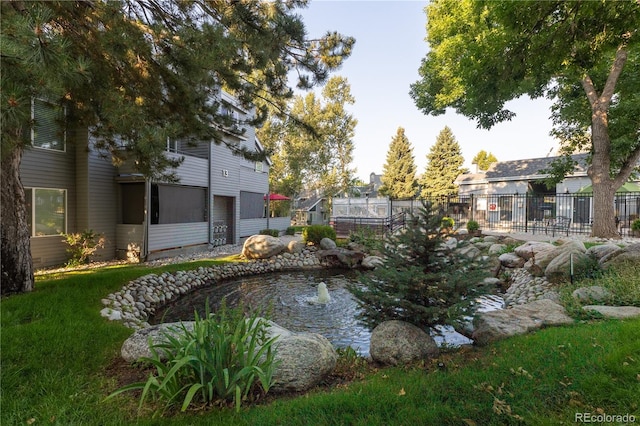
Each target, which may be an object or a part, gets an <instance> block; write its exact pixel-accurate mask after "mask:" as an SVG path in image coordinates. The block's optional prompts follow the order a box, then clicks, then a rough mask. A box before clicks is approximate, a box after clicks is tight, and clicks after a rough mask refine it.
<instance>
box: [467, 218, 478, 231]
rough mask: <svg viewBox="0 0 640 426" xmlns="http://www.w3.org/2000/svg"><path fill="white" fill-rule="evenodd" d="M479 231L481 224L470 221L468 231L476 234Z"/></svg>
mask: <svg viewBox="0 0 640 426" xmlns="http://www.w3.org/2000/svg"><path fill="white" fill-rule="evenodd" d="M478 229H480V224H479V223H478V222H476V221H475V220H470V221H469V222H467V231H469V232H475V231H477V230H478Z"/></svg>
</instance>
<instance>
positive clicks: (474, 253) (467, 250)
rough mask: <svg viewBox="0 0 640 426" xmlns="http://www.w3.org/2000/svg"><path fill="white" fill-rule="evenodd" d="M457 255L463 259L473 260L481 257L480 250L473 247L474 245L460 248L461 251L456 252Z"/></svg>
mask: <svg viewBox="0 0 640 426" xmlns="http://www.w3.org/2000/svg"><path fill="white" fill-rule="evenodd" d="M456 253H457V254H458V255H459V256H461V257H465V258H467V259H470V260H473V259H475V258H477V257H479V256H480V254H481V253H480V249H479V248H477V247H475V246H473V245H468V246H464V247H460V248H459V249H457V250H456Z"/></svg>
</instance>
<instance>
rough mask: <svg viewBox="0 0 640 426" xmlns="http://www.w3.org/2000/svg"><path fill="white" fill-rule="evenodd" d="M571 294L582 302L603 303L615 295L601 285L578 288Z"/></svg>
mask: <svg viewBox="0 0 640 426" xmlns="http://www.w3.org/2000/svg"><path fill="white" fill-rule="evenodd" d="M571 295H572V296H573V297H574V298H575V299H577V300H578V301H580V302H582V303H589V302H595V303H602V302H606V301H608V300H611V298H612V297H613V294H611V292H610V291H609V290H607V289H606V288H604V287H600V286H599V285H594V286H591V287H580V288H577V289H575V290H574V291H573V293H571Z"/></svg>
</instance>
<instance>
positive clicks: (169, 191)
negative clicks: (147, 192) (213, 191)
mask: <svg viewBox="0 0 640 426" xmlns="http://www.w3.org/2000/svg"><path fill="white" fill-rule="evenodd" d="M206 221H207V189H206V188H199V187H191V186H179V185H156V184H153V185H151V223H152V224H162V223H193V222H206Z"/></svg>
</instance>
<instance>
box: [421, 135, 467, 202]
mask: <svg viewBox="0 0 640 426" xmlns="http://www.w3.org/2000/svg"><path fill="white" fill-rule="evenodd" d="M427 161H428V162H427V167H426V169H425V172H424V174H423V175H422V177H421V178H420V186H421V187H422V191H421V195H422V196H423V197H437V196H447V195H457V194H458V186H457V185H456V184H455V183H454V181H455V180H456V178H457V177H458V176H459V175H460V174H461V173H464V169H463V167H462V165H463V164H464V158H463V157H462V152H461V150H460V145H458V141H456V138H455V137H454V136H453V133H452V132H451V129H450V128H449V127H446V126H445V128H444V129H442V131H441V132H440V134H439V135H438V138H437V139H436V143H435V145H433V146H432V147H431V150H430V151H429V154H427Z"/></svg>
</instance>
